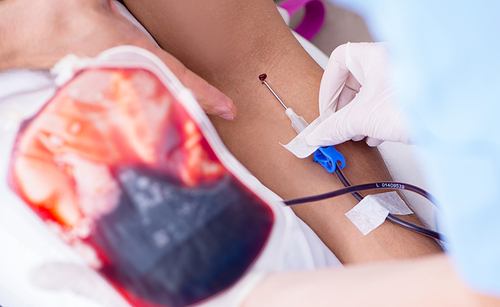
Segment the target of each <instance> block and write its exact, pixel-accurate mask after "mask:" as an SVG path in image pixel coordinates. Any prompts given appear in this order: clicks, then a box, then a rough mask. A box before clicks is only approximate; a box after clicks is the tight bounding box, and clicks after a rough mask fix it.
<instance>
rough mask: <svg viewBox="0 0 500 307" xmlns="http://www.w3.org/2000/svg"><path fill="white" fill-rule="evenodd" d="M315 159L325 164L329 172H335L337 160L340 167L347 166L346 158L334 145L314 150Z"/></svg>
mask: <svg viewBox="0 0 500 307" xmlns="http://www.w3.org/2000/svg"><path fill="white" fill-rule="evenodd" d="M314 161H316V162H318V163H319V164H321V165H323V167H324V168H325V169H326V170H327V172H329V173H333V172H335V169H336V168H337V162H338V163H339V167H340V168H344V167H345V158H344V156H343V155H342V154H341V153H340V152H338V151H337V150H336V149H335V148H334V147H333V146H327V147H320V148H318V149H316V151H315V152H314Z"/></svg>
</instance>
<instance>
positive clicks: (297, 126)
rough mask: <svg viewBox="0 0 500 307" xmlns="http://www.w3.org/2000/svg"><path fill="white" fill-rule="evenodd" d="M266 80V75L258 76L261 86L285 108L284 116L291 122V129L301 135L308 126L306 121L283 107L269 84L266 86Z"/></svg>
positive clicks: (290, 109) (291, 110)
mask: <svg viewBox="0 0 500 307" xmlns="http://www.w3.org/2000/svg"><path fill="white" fill-rule="evenodd" d="M266 78H267V75H266V74H262V75H260V76H259V80H260V81H262V84H264V85H265V86H266V87H267V88H268V89H269V90H270V91H271V93H273V95H274V97H276V99H278V101H279V102H280V103H281V105H282V106H283V108H285V114H286V116H288V118H289V119H290V121H291V122H292V127H293V129H294V130H295V131H296V132H297V133H301V132H302V131H303V130H304V129H305V128H306V127H307V126H308V124H307V122H306V120H305V119H304V118H303V117H302V116H298V115H297V113H295V111H293V109H292V108H287V107H286V106H285V104H284V103H283V101H281V99H280V98H279V97H278V95H276V93H275V92H274V91H273V89H272V88H271V87H270V86H269V84H267V82H266Z"/></svg>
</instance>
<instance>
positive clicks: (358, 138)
mask: <svg viewBox="0 0 500 307" xmlns="http://www.w3.org/2000/svg"><path fill="white" fill-rule="evenodd" d="M364 138H365V136H364V135H355V136H353V137H352V139H351V140H353V141H354V142H359V141H361V140H362V139H364Z"/></svg>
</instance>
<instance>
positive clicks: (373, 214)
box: [345, 192, 413, 236]
mask: <svg viewBox="0 0 500 307" xmlns="http://www.w3.org/2000/svg"><path fill="white" fill-rule="evenodd" d="M389 213H392V214H396V215H407V214H412V213H413V212H412V211H411V210H410V208H408V206H407V205H406V204H405V202H404V201H403V200H402V199H401V197H399V195H398V193H396V192H388V193H382V194H374V195H368V196H366V197H365V198H364V199H363V200H362V201H360V202H359V203H358V204H357V205H356V206H355V207H354V208H352V209H351V210H349V212H347V213H346V214H345V215H346V216H347V218H348V219H349V220H351V222H352V223H353V224H354V225H355V226H356V227H357V228H358V229H359V231H361V233H363V235H365V236H366V235H367V234H369V233H370V232H371V231H372V230H374V229H376V228H377V227H378V226H380V225H381V224H382V223H383V222H384V221H385V219H386V218H387V215H389Z"/></svg>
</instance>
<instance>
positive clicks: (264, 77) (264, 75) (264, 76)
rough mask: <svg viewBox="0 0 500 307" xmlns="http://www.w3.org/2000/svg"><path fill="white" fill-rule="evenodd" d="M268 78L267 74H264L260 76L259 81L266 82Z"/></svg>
mask: <svg viewBox="0 0 500 307" xmlns="http://www.w3.org/2000/svg"><path fill="white" fill-rule="evenodd" d="M266 78H267V75H266V74H262V75H260V76H259V80H260V81H264V80H266Z"/></svg>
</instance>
